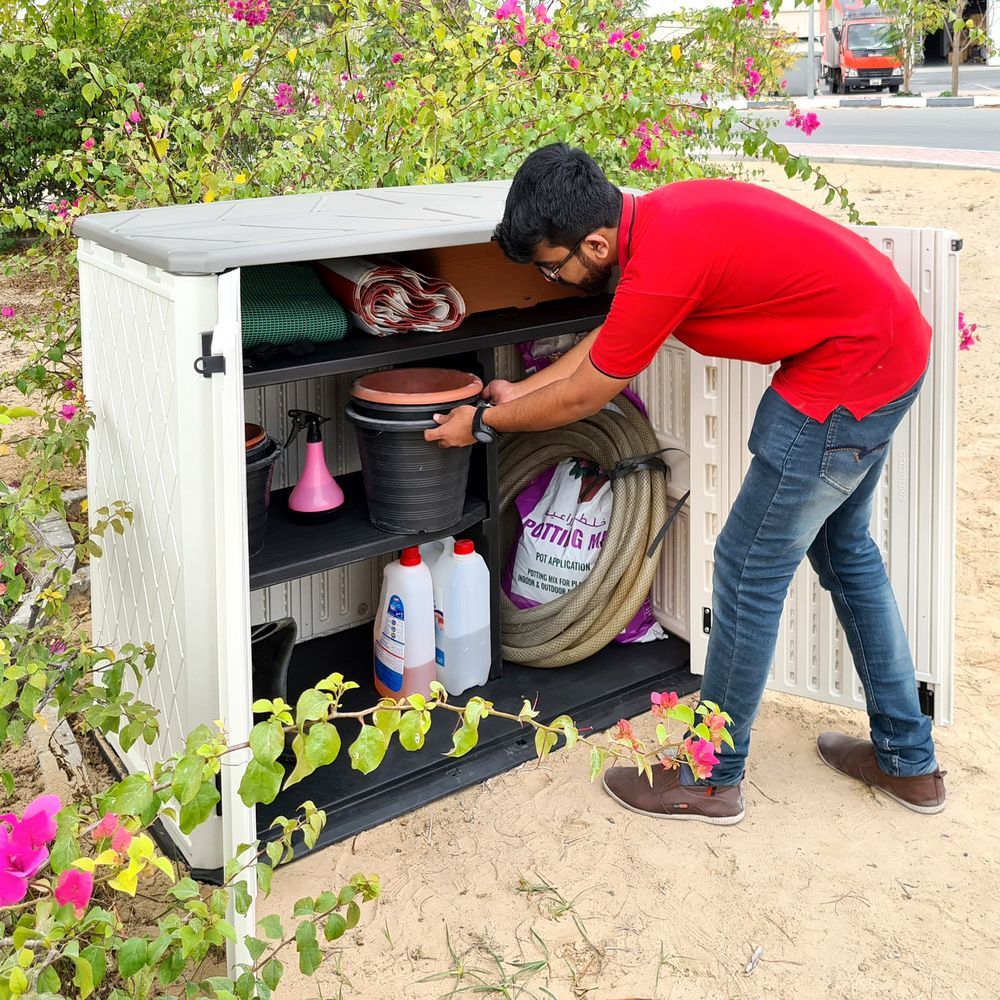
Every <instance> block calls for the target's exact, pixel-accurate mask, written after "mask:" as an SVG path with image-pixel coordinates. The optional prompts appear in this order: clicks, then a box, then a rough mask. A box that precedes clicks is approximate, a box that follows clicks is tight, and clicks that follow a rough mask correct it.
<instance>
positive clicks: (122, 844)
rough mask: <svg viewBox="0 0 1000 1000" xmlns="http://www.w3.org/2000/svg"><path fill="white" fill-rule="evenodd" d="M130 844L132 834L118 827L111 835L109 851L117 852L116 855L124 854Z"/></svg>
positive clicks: (122, 827)
mask: <svg viewBox="0 0 1000 1000" xmlns="http://www.w3.org/2000/svg"><path fill="white" fill-rule="evenodd" d="M131 843H132V834H131V833H129V832H128V830H126V829H125V827H124V826H119V827H118V829H117V830H115V832H114V833H113V834H112V835H111V850H113V851H115V852H117V853H118V854H124V853H125V852H126V851H127V850H128V847H129V844H131Z"/></svg>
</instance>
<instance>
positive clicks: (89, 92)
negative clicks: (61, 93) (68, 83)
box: [80, 81, 98, 104]
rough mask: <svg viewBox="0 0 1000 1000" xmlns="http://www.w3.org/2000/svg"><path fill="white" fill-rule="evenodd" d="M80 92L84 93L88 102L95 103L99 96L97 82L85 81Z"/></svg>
mask: <svg viewBox="0 0 1000 1000" xmlns="http://www.w3.org/2000/svg"><path fill="white" fill-rule="evenodd" d="M80 93H81V94H82V95H83V99H84V100H85V101H86V102H87V103H88V104H93V103H94V98H95V97H97V93H98V88H97V84H96V83H94V82H93V81H90V82H88V83H85V84H84V85H83V88H82V89H81V91H80Z"/></svg>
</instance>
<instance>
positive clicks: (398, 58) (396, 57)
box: [392, 52, 403, 66]
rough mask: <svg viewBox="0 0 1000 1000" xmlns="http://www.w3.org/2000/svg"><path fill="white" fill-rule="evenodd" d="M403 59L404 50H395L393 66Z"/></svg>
mask: <svg viewBox="0 0 1000 1000" xmlns="http://www.w3.org/2000/svg"><path fill="white" fill-rule="evenodd" d="M402 61H403V53H402V52H393V54H392V64H393V66H395V65H396V63H401V62H402Z"/></svg>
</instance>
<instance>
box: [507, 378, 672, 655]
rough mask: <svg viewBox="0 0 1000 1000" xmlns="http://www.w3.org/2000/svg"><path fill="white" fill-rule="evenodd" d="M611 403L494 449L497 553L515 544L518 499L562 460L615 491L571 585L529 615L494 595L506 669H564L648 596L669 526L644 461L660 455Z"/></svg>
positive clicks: (629, 415)
mask: <svg viewBox="0 0 1000 1000" xmlns="http://www.w3.org/2000/svg"><path fill="white" fill-rule="evenodd" d="M614 405H615V407H616V409H617V412H616V410H612V409H604V410H601V411H600V412H599V413H596V414H594V416H592V417H588V418H587V419H586V420H580V421H578V422H577V423H574V424H569V425H567V426H566V427H560V428H557V429H556V430H551V431H545V432H542V433H539V434H521V435H517V436H515V437H511V438H509V439H508V440H507V441H506V442H505V444H504V446H503V448H502V450H501V452H500V513H501V517H502V518H503V529H504V530H503V540H504V546H505V548H504V551H507V552H509V551H510V547H511V545H512V544H513V541H514V537H515V531H514V528H515V527H516V517H515V513H516V508H514V501H515V499H516V498H517V496H518V494H519V493H520V492H521V491H522V490H523V489H524V488H525V487H526V486H527V485H528V484H529V483H530V482H531V481H532V480H533V479H535V478H536V477H537V476H538V475H540V474H541V473H542V472H544V471H545V470H546V469H548V468H551V467H552V466H553V465H556V464H558V463H559V462H561V461H563V460H564V459H567V458H588V459H590V460H592V461H593V462H595V463H596V464H597V465H599V466H600V467H601V468H602V469H605V470H610V473H611V480H612V490H613V494H614V500H613V504H612V508H611V522H610V524H609V526H608V533H607V537H606V538H605V539H604V543H603V545H602V546H601V551H600V555H599V556H598V558H597V562H596V563H595V565H594V567H593V569H592V570H591V572H590V575H589V576H588V577H587V578H586V579H585V580H584V581H583V582H582V583H581V584H580V585H579V586H577V587H575V588H574V589H572V590H569V591H567V592H566V593H565V594H562V595H560V596H559V597H557V598H555V600H552V601H550V602H548V603H547V604H541V605H538V606H537V607H533V608H518V607H516V606H515V605H514V604H513V602H512V601H511V600H510V598H509V597H507V595H506V594H503V593H502V594H501V598H500V599H501V602H502V633H503V640H502V641H503V655H504V657H505V659H507V660H509V661H511V662H512V663H523V664H527V665H530V666H533V667H563V666H566V665H567V664H570V663H576V662H577V661H579V660H583V659H585V658H586V657H588V656H591V655H592V654H594V653H596V652H598V650H601V649H603V648H604V647H605V646H606V645H607V644H608V643H609V642H611V640H612V639H614V638H615V636H616V635H618V634H619V633H620V632H621V631H622V630H623V629H624V628H625V626H626V625H628V623H629V622H630V621H631V620H632V619H633V618H634V617H635V615H636V612H637V611H638V610H639V608H640V606H641V605H642V602H643V601H644V600H645V599H646V597H647V596H648V595H649V588H650V586H651V585H652V582H653V576H654V575H655V573H656V567H657V559H656V558H655V556H656V550H657V548H658V542H659V539H660V538H661V537H662V535H663V529H664V528H665V527H666V526H669V521H668V522H667V525H666V526H665V525H664V519H665V516H666V510H667V477H666V475H665V467H664V465H663V463H662V462H658V461H657V460H656V459H655V458H654V457H653V456H655V455H657V454H658V453H659V452H660V451H661V450H662V449H660V447H659V443H658V442H657V440H656V435H655V434H654V433H653V429H652V427H650V425H649V421H648V420H647V419H646V417H645V416H644V415H643V414H642V413H641V412H640V411H639V410H638V408H637V407H636V406H635V405H634V404H633V403H631V402H630V401H629V400H628V399H626V398H625V397H624V396H618V397H616V399H615V400H614ZM637 457H639V459H640V460H639V461H634V460H635V459H636V458H637ZM679 508H680V504H678V505H677V507H675V509H674V511H673V514H676V513H677V511H678V510H679ZM673 514H672V516H671V520H672V517H673Z"/></svg>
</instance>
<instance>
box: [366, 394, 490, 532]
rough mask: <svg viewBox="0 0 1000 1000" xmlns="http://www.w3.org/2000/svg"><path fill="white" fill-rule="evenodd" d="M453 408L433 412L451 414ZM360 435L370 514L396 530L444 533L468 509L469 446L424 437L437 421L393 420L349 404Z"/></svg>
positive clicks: (378, 523)
mask: <svg viewBox="0 0 1000 1000" xmlns="http://www.w3.org/2000/svg"><path fill="white" fill-rule="evenodd" d="M450 409H452V407H445V408H443V409H438V410H437V411H435V412H438V413H442V412H448V410H450ZM347 419H348V420H349V421H350V422H351V423H352V424H354V428H355V430H356V431H357V434H358V451H359V453H360V455H361V475H362V478H363V479H364V483H365V494H366V496H367V497H368V517H369V519H370V520H371V523H372V524H373V525H375V527H376V528H379V529H381V530H382V531H392V532H395V533H398V534H407V535H409V534H422V533H424V532H428V531H440V530H442V529H443V528H449V527H451V525H453V524H455V523H456V522H457V521H458V520H459V519H460V518H461V517H462V511H463V510H464V509H465V490H466V486H467V485H468V481H469V460H470V458H471V457H472V449H471V448H441V447H439V446H438V445H437V444H433V443H430V442H427V441H425V440H424V431H425V430H427V429H428V428H429V427H434V426H435V424H434V421H433V420H391V419H379V418H376V417H370V416H366V415H364V414H362V413H358V411H357V410H356V409H355V408H354V404H353V403H352V404H350V405H349V406H348V407H347Z"/></svg>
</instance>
